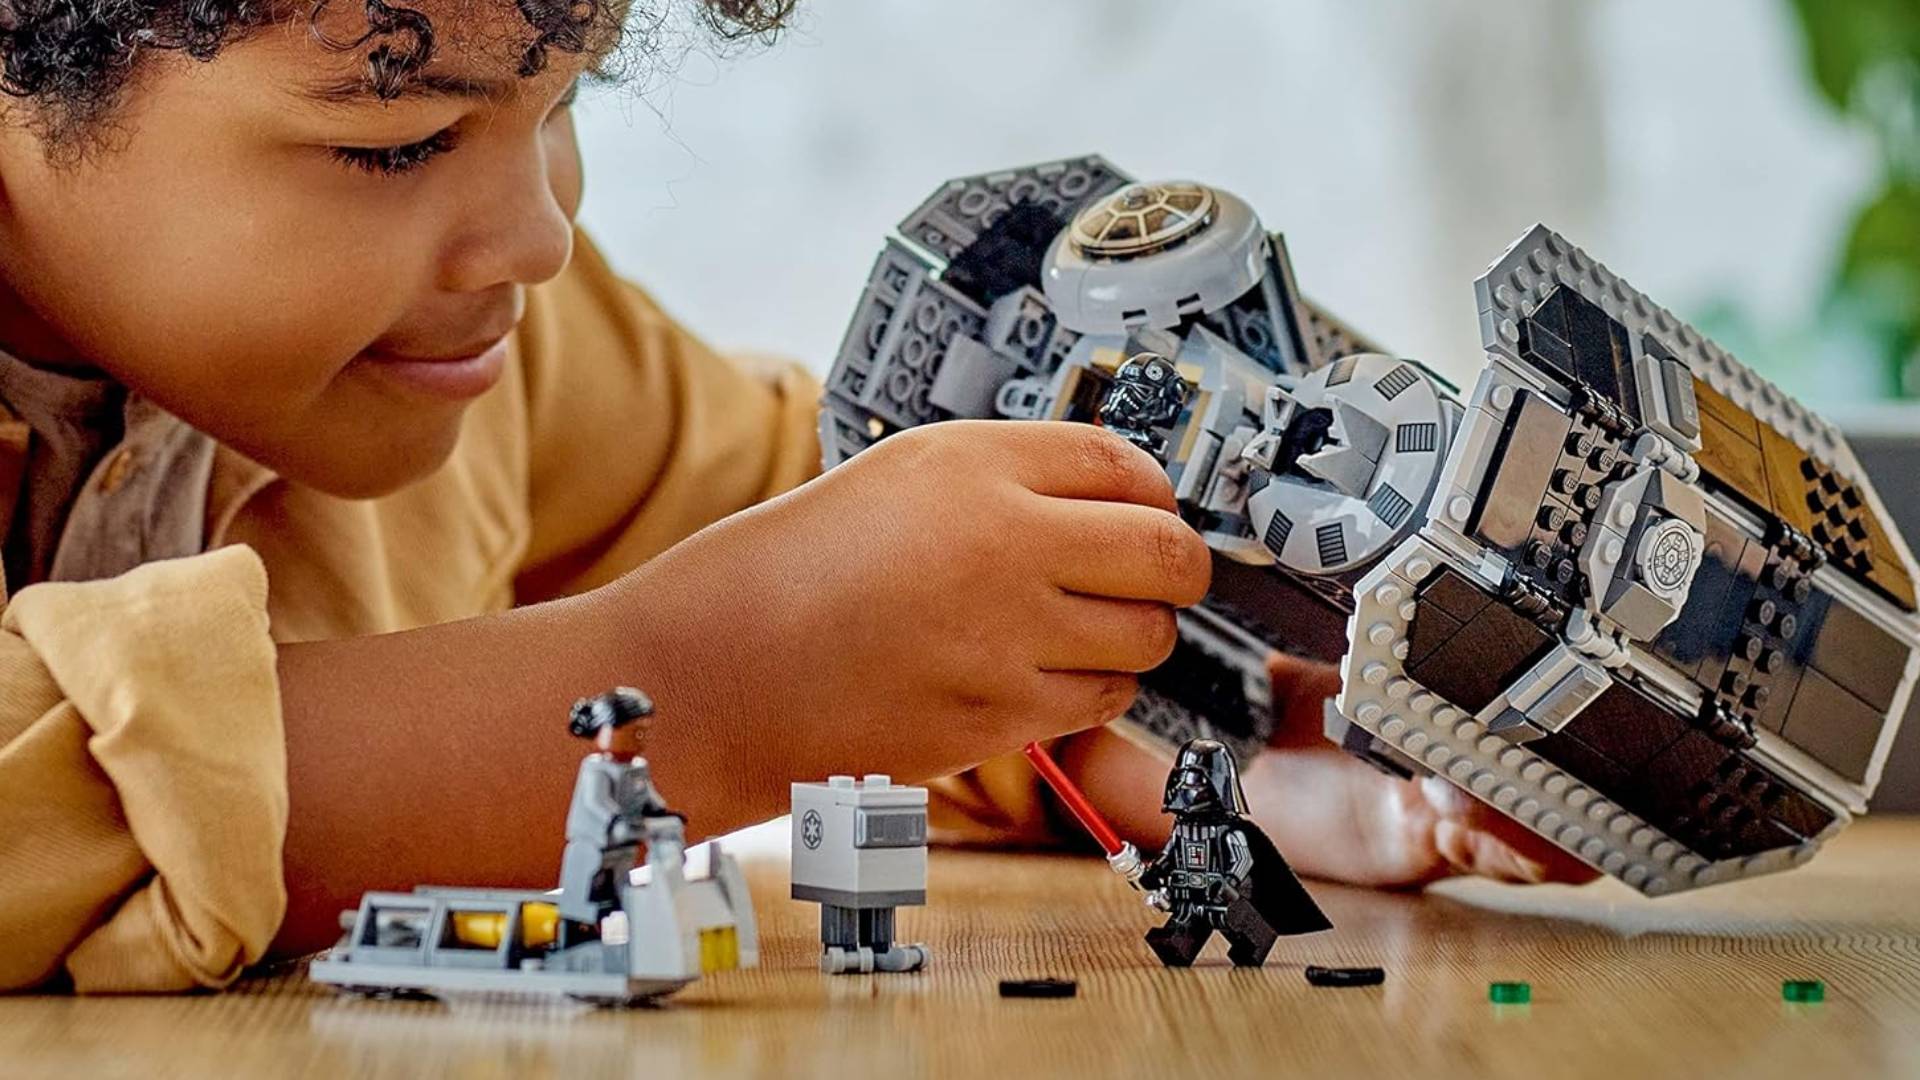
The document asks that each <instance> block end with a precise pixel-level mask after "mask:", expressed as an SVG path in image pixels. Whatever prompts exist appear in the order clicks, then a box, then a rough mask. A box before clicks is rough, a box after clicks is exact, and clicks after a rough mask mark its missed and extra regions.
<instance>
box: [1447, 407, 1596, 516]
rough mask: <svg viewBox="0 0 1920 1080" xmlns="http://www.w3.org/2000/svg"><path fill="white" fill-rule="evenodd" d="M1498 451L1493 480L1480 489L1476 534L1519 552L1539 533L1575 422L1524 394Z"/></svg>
mask: <svg viewBox="0 0 1920 1080" xmlns="http://www.w3.org/2000/svg"><path fill="white" fill-rule="evenodd" d="M1518 396H1519V400H1518V401H1517V402H1515V404H1514V407H1513V411H1512V412H1511V413H1509V414H1508V419H1507V426H1506V428H1505V429H1504V430H1503V431H1502V432H1501V433H1500V441H1499V443H1498V445H1497V446H1496V447H1495V448H1494V454H1493V467H1492V476H1491V477H1489V478H1488V480H1487V481H1486V483H1485V484H1484V485H1483V486H1482V487H1481V489H1480V499H1479V505H1478V506H1477V507H1476V508H1475V511H1474V520H1473V524H1472V529H1471V531H1472V533H1473V534H1474V535H1475V536H1476V537H1478V538H1479V539H1480V540H1482V541H1484V542H1485V543H1487V544H1488V545H1490V546H1492V547H1495V548H1499V549H1500V550H1502V551H1509V552H1511V551H1514V550H1516V549H1518V548H1520V547H1521V546H1522V545H1524V544H1525V543H1526V542H1527V540H1528V539H1529V538H1530V537H1531V536H1532V535H1533V529H1534V518H1535V516H1536V515H1537V514H1538V513H1539V509H1540V504H1541V502H1542V501H1543V500H1544V499H1545V497H1546V493H1547V484H1548V483H1549V482H1550V481H1551V480H1552V479H1553V470H1554V465H1555V463H1556V462H1557V461H1559V459H1560V454H1561V448H1562V447H1563V446H1564V445H1565V443H1566V440H1567V432H1568V431H1569V430H1570V429H1571V428H1572V426H1573V418H1572V417H1570V416H1568V415H1567V414H1566V413H1563V412H1561V411H1560V410H1559V409H1556V408H1554V407H1553V405H1551V404H1550V403H1548V402H1547V401H1546V400H1545V399H1543V398H1541V397H1540V396H1539V395H1538V394H1533V393H1529V392H1527V391H1524V390H1523V391H1521V392H1520V394H1519V395H1518Z"/></svg>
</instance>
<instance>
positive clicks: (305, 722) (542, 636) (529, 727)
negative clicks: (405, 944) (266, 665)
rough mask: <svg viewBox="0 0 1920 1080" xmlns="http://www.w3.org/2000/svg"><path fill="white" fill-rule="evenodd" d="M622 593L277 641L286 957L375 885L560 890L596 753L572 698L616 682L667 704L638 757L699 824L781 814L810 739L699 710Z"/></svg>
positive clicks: (282, 946) (332, 930)
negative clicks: (283, 742) (588, 757)
mask: <svg viewBox="0 0 1920 1080" xmlns="http://www.w3.org/2000/svg"><path fill="white" fill-rule="evenodd" d="M625 587H626V586H625V585H624V584H616V585H614V586H609V587H608V590H603V591H602V593H596V594H590V595H588V596H583V597H577V598H572V599H568V600H561V601H555V602H552V603H548V604H542V605H538V606H534V607H528V608H522V609H519V610H516V611H513V612H509V613H506V614H502V615H498V616H491V617H485V618H478V619H473V620H469V621H466V622H460V623H451V624H446V625H441V626H434V627H427V628H424V629H420V630H414V631H408V632H405V633H398V634H388V635H382V636H378V637H367V638H356V639H348V640H341V641H331V642H316V643H311V644H300V645H288V646H284V647H283V648H282V649H281V652H280V660H279V669H280V681H281V696H282V701H283V707H284V710H285V716H286V731H287V769H288V784H289V789H290V800H291V806H290V819H289V825H288V830H287V840H286V852H285V865H286V871H287V887H288V910H287V917H286V921H285V923H284V925H283V927H282V929H281V932H280V935H279V938H278V939H277V941H276V943H275V947H276V950H278V951H282V952H286V951H308V950H311V949H314V948H318V947H321V946H324V945H327V944H330V943H331V942H332V940H333V939H334V938H335V937H336V936H337V934H338V924H337V922H336V920H337V917H338V914H339V912H340V911H341V910H343V909H345V908H349V907H352V906H353V905H354V904H355V903H356V902H357V901H358V899H359V895H360V893H361V892H363V891H365V890H367V889H373V888H398V889H408V888H411V887H412V886H413V885H415V884H434V883H438V884H474V885H494V886H502V887H534V888H537V887H545V886H551V885H552V884H553V883H554V881H555V875H556V874H557V873H558V869H559V862H560V852H561V848H562V846H563V841H564V836H563V825H564V821H565V816H566V810H567V798H568V791H569V790H570V788H571V785H572V783H573V776H574V771H575V769H576V767H577V765H578V763H579V760H580V758H581V756H582V755H583V754H585V753H587V752H589V751H590V750H591V749H592V748H591V746H589V745H588V744H586V743H584V742H582V741H581V740H579V739H575V738H573V737H571V736H569V735H568V734H567V728H566V717H567V706H568V705H569V704H570V703H571V702H572V701H573V700H574V699H576V698H578V697H582V696H586V695H589V694H593V693H597V692H600V691H602V690H605V689H606V688H608V687H609V686H611V685H615V684H620V683H630V684H633V685H636V686H639V687H641V688H643V689H645V690H646V691H647V692H648V693H649V694H650V695H652V696H653V697H654V698H655V700H656V701H657V702H658V703H659V714H658V716H657V718H656V720H655V723H654V724H653V726H652V731H651V734H650V740H649V743H650V744H649V746H648V747H647V750H646V753H647V756H648V758H649V760H650V762H651V763H652V764H653V767H654V772H655V776H656V777H657V778H658V779H659V781H660V783H661V787H662V790H663V791H664V793H665V794H666V796H667V797H668V799H669V801H670V802H671V803H672V804H673V805H674V807H675V808H676V809H679V810H682V811H683V812H685V813H687V815H688V817H689V819H690V820H691V822H692V824H693V828H694V829H695V830H696V831H697V832H699V833H704V834H713V833H717V832H721V831H725V830H727V829H731V828H734V827H737V826H739V825H742V824H746V823H748V822H751V821H754V820H758V819H760V818H764V817H769V816H772V815H773V814H776V813H778V812H779V810H780V807H781V806H782V805H783V803H784V799H785V786H784V775H785V772H786V770H787V768H789V767H791V768H795V769H801V770H806V769H808V768H809V767H810V765H811V762H809V761H808V760H807V757H808V755H807V753H806V750H807V748H806V746H804V745H799V746H790V745H783V744H782V743H781V742H780V741H779V740H777V739H774V738H770V737H760V738H754V737H752V736H753V735H756V734H758V735H762V736H764V735H765V734H766V733H764V732H754V731H752V730H750V729H751V726H752V724H751V720H750V718H741V717H731V716H728V717H720V716H713V715H708V714H705V713H703V712H702V711H701V710H699V709H698V708H697V707H693V706H692V705H691V704H690V703H691V702H692V701H693V700H694V695H695V694H696V693H697V690H696V689H695V688H694V687H692V686H689V685H686V683H685V681H684V676H683V674H682V673H684V671H685V669H686V668H687V667H688V666H689V665H688V662H687V660H686V658H684V657H679V656H674V655H669V654H667V653H666V652H663V650H662V649H656V648H650V647H649V645H648V644H647V643H648V642H649V641H650V640H651V641H655V642H659V641H663V640H664V638H665V637H666V635H665V634H664V633H660V632H656V630H655V628H653V627H649V626H642V625H637V622H638V621H639V620H641V619H643V618H644V617H645V616H644V615H642V614H639V613H638V612H637V611H636V610H635V609H636V605H631V604H623V603H621V602H620V601H621V599H622V598H621V597H620V596H618V595H615V594H617V593H619V592H620V591H621V590H623V589H624V588H625ZM603 594H605V595H603ZM742 726H744V727H746V728H748V729H749V730H741V727H742ZM730 728H731V730H730ZM775 755H778V756H779V757H780V758H781V760H780V761H779V762H778V763H777V764H776V762H775V761H774V760H772V759H773V757H774V756H775Z"/></svg>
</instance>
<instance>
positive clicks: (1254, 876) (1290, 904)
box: [1233, 818, 1333, 937]
mask: <svg viewBox="0 0 1920 1080" xmlns="http://www.w3.org/2000/svg"><path fill="white" fill-rule="evenodd" d="M1233 827H1234V828H1236V829H1239V830H1240V833H1241V835H1242V836H1245V837H1246V838H1247V850H1248V851H1249V852H1250V853H1252V855H1253V870H1252V872H1251V873H1249V874H1248V875H1247V885H1248V891H1249V894H1250V895H1248V897H1247V899H1248V900H1249V901H1250V902H1252V904H1253V909H1254V910H1255V911H1258V912H1259V913H1260V917H1261V918H1263V919H1265V920H1267V925H1268V926H1271V927H1273V929H1274V932H1275V933H1277V934H1280V935H1281V936H1283V937H1285V936H1288V935H1292V934H1312V933H1317V932H1319V931H1321V930H1331V929H1333V922H1332V920H1330V919H1328V918H1327V915H1326V912H1323V911H1321V910H1320V905H1319V904H1316V903H1314V902H1313V897H1312V895H1311V894H1309V893H1308V892H1307V887H1306V886H1305V885H1302V884H1300V879H1299V878H1297V877H1294V876H1293V868H1292V867H1291V866H1288V865H1287V860H1285V859H1283V858H1281V857H1280V849H1279V848H1277V847H1274V846H1273V841H1271V840H1269V839H1267V834H1266V833H1263V832H1261V831H1260V827H1259V826H1258V825H1255V824H1254V823H1253V822H1251V821H1248V820H1247V819H1246V818H1241V819H1239V820H1238V821H1235V822H1234V823H1233Z"/></svg>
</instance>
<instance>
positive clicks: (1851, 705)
mask: <svg viewBox="0 0 1920 1080" xmlns="http://www.w3.org/2000/svg"><path fill="white" fill-rule="evenodd" d="M1883 719H1884V717H1883V716H1882V715H1881V714H1880V711H1879V710H1877V709H1875V708H1874V707H1873V706H1871V705H1869V704H1867V703H1866V702H1864V701H1862V700H1860V699H1859V698H1857V697H1855V696H1854V695H1853V694H1851V693H1849V692H1848V691H1847V690H1846V689H1845V688H1843V687H1841V686H1840V684H1839V683H1836V682H1834V681H1833V680H1832V679H1829V678H1827V677H1826V676H1825V675H1822V674H1820V672H1818V671H1808V672H1806V673H1805V674H1803V675H1802V676H1801V679H1800V690H1799V692H1798V693H1797V694H1795V695H1794V697H1793V708H1792V709H1790V710H1789V711H1788V713H1787V717H1786V724H1785V726H1783V727H1782V728H1781V729H1780V735H1781V737H1782V738H1784V739H1786V740H1787V741H1788V742H1790V743H1792V744H1793V745H1795V746H1797V747H1799V748H1800V749H1802V750H1805V751H1806V752H1807V753H1808V754H1810V755H1812V756H1813V758H1814V760H1816V761H1818V762H1820V763H1821V764H1823V765H1825V766H1827V767H1828V768H1830V769H1832V770H1833V771H1834V772H1837V773H1839V774H1840V775H1841V776H1844V777H1846V778H1847V779H1849V780H1852V781H1854V782H1856V783H1864V782H1866V778H1867V763H1868V762H1869V761H1870V760H1872V758H1873V750H1874V746H1875V744H1877V743H1878V742H1879V740H1880V726H1881V722H1882V720H1883Z"/></svg>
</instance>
